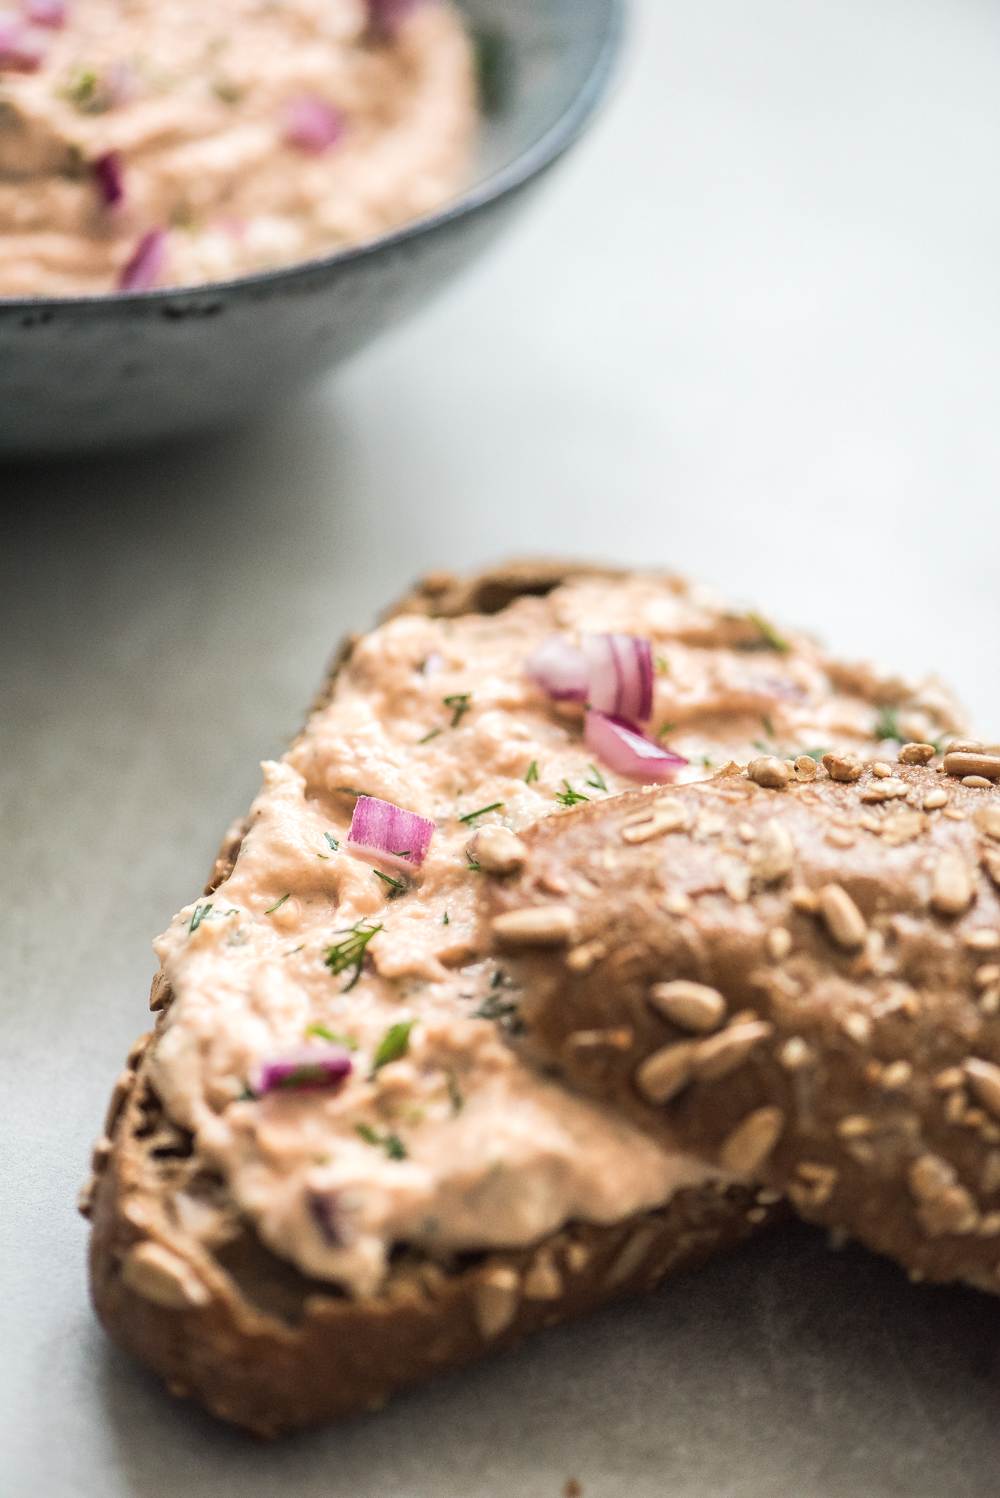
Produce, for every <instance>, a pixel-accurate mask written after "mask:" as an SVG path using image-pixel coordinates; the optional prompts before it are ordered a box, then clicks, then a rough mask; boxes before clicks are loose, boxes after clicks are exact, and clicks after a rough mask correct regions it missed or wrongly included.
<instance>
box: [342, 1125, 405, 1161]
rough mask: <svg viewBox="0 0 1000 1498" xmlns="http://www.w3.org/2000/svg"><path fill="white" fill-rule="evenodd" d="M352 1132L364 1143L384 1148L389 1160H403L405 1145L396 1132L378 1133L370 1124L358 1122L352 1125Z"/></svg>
mask: <svg viewBox="0 0 1000 1498" xmlns="http://www.w3.org/2000/svg"><path fill="white" fill-rule="evenodd" d="M354 1132H355V1134H357V1135H358V1137H359V1138H361V1139H363V1140H364V1141H365V1143H366V1144H374V1145H375V1146H376V1148H379V1149H384V1150H385V1152H386V1154H387V1155H388V1156H389V1159H390V1160H405V1159H406V1146H405V1145H404V1144H403V1141H402V1140H401V1139H400V1137H399V1135H398V1134H379V1133H378V1132H377V1130H375V1129H373V1128H372V1126H371V1124H366V1123H359V1124H355V1125H354Z"/></svg>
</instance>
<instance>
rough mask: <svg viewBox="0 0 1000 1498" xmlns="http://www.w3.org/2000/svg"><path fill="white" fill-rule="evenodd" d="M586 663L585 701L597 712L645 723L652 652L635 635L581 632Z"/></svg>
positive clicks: (649, 705) (649, 708) (649, 704)
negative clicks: (586, 684) (583, 633)
mask: <svg viewBox="0 0 1000 1498" xmlns="http://www.w3.org/2000/svg"><path fill="white" fill-rule="evenodd" d="M580 649H581V651H582V652H583V655H584V656H585V658H586V661H587V665H588V667H589V678H588V679H589V694H588V697H587V700H588V702H589V703H590V705H591V707H592V708H596V709H597V711H598V712H599V713H608V714H609V715H610V716H611V717H612V718H625V719H627V720H628V722H630V723H646V722H648V721H649V717H650V715H651V713H652V711H653V653H652V651H651V650H650V646H649V641H648V640H643V639H639V638H638V637H637V636H635V635H581V636H580Z"/></svg>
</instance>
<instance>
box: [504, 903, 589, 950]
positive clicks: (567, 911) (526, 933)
mask: <svg viewBox="0 0 1000 1498" xmlns="http://www.w3.org/2000/svg"><path fill="white" fill-rule="evenodd" d="M575 930H576V914H575V912H574V911H573V908H572V906H570V905H528V906H525V907H524V908H523V909H522V910H507V911H504V913H503V914H502V915H497V916H494V917H493V925H492V931H493V936H494V938H495V940H496V942H497V944H498V945H499V946H501V947H561V946H565V944H566V943H567V942H568V941H569V940H570V938H571V937H572V935H573V933H574V931H575Z"/></svg>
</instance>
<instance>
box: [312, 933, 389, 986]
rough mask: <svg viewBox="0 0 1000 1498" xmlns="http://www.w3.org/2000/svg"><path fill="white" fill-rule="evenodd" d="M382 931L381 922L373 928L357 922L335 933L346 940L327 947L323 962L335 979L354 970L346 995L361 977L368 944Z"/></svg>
mask: <svg viewBox="0 0 1000 1498" xmlns="http://www.w3.org/2000/svg"><path fill="white" fill-rule="evenodd" d="M381 930H382V924H381V922H379V924H378V925H376V926H373V925H371V924H370V923H369V922H368V921H356V922H355V923H354V925H353V926H348V927H346V928H345V929H344V930H343V931H342V932H341V931H338V932H336V933H335V935H337V936H341V935H342V936H343V937H344V940H343V941H339V942H336V943H335V944H334V945H333V946H332V947H327V949H326V952H325V954H324V956H323V961H324V963H325V965H326V966H327V967H328V968H329V969H330V972H331V973H332V974H333V976H334V977H336V976H337V974H338V973H346V972H347V971H348V969H349V968H353V969H354V975H353V977H352V978H351V981H350V982H349V983H348V985H347V987H346V988H345V989H344V993H350V991H351V989H352V988H353V987H354V985H355V983H357V981H358V979H359V978H360V977H361V967H362V964H363V963H364V960H365V952H366V950H367V948H368V943H369V942H370V941H371V939H372V937H373V936H375V935H376V933H377V932H379V931H381Z"/></svg>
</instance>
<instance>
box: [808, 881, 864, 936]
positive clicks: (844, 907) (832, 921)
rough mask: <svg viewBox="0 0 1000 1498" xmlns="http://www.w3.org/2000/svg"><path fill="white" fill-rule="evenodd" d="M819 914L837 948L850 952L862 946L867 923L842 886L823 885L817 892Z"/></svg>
mask: <svg viewBox="0 0 1000 1498" xmlns="http://www.w3.org/2000/svg"><path fill="white" fill-rule="evenodd" d="M819 912H820V915H821V916H822V917H823V922H824V924H825V926H826V929H827V930H828V931H829V933H830V935H831V936H832V937H833V940H834V941H835V942H836V943H837V946H838V947H844V948H845V949H846V950H847V951H849V952H850V951H853V950H854V949H855V948H857V947H860V946H863V945H864V941H865V937H866V936H867V935H868V926H867V923H866V921H865V918H864V916H863V915H862V914H861V912H860V910H859V909H858V907H857V906H856V905H855V903H854V901H853V900H852V899H851V897H850V895H849V894H848V893H847V891H846V889H844V888H843V886H842V885H840V884H824V886H823V888H822V889H821V890H820V892H819Z"/></svg>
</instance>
